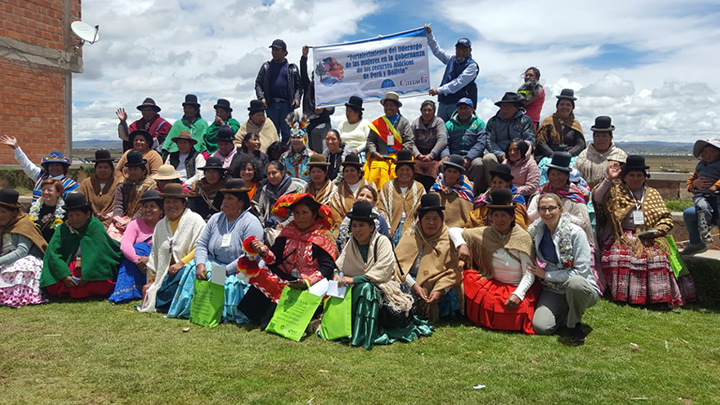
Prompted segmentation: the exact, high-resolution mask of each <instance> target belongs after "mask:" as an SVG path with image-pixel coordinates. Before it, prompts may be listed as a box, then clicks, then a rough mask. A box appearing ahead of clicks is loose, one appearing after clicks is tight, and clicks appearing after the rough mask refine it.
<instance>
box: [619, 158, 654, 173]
mask: <svg viewBox="0 0 720 405" xmlns="http://www.w3.org/2000/svg"><path fill="white" fill-rule="evenodd" d="M620 167H621V170H622V172H623V173H627V172H629V171H632V170H642V171H643V172H644V171H647V169H649V168H650V166H648V165H646V164H645V156H641V155H628V157H627V160H626V161H625V164H623V165H621V166H620Z"/></svg>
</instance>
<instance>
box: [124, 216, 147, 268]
mask: <svg viewBox="0 0 720 405" xmlns="http://www.w3.org/2000/svg"><path fill="white" fill-rule="evenodd" d="M153 230H154V228H150V227H149V226H148V225H147V224H146V223H145V220H144V219H143V218H138V219H135V220H132V221H130V223H129V224H128V226H127V228H125V234H124V235H123V238H122V242H120V251H122V254H123V256H125V258H127V259H128V260H130V261H131V262H133V263H137V261H138V259H139V258H140V256H138V255H137V254H135V248H133V245H134V244H136V243H138V242H147V243H149V244H151V245H152V235H153Z"/></svg>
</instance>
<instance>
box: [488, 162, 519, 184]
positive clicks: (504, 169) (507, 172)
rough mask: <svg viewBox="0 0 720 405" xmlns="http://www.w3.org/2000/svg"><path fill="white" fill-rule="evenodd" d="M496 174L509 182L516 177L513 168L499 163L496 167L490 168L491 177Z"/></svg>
mask: <svg viewBox="0 0 720 405" xmlns="http://www.w3.org/2000/svg"><path fill="white" fill-rule="evenodd" d="M494 176H498V177H500V178H501V179H503V180H505V181H507V182H508V183H510V182H512V181H513V179H514V178H515V177H514V176H513V175H512V170H511V169H510V166H508V165H504V164H499V165H497V166H495V168H494V169H492V170H490V178H493V177H494Z"/></svg>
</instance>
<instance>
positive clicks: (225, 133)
mask: <svg viewBox="0 0 720 405" xmlns="http://www.w3.org/2000/svg"><path fill="white" fill-rule="evenodd" d="M215 140H216V141H234V140H235V131H233V129H232V128H231V127H230V125H227V124H226V125H223V126H221V127H220V129H218V132H217V135H216V136H215Z"/></svg>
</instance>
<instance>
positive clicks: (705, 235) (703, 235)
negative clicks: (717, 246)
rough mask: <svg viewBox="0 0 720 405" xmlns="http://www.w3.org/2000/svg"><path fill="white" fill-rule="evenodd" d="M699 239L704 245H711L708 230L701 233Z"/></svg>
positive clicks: (711, 239) (711, 238)
mask: <svg viewBox="0 0 720 405" xmlns="http://www.w3.org/2000/svg"><path fill="white" fill-rule="evenodd" d="M700 239H702V240H703V242H705V243H712V241H713V237H712V234H711V233H710V230H709V229H708V230H707V231H701V235H700Z"/></svg>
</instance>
